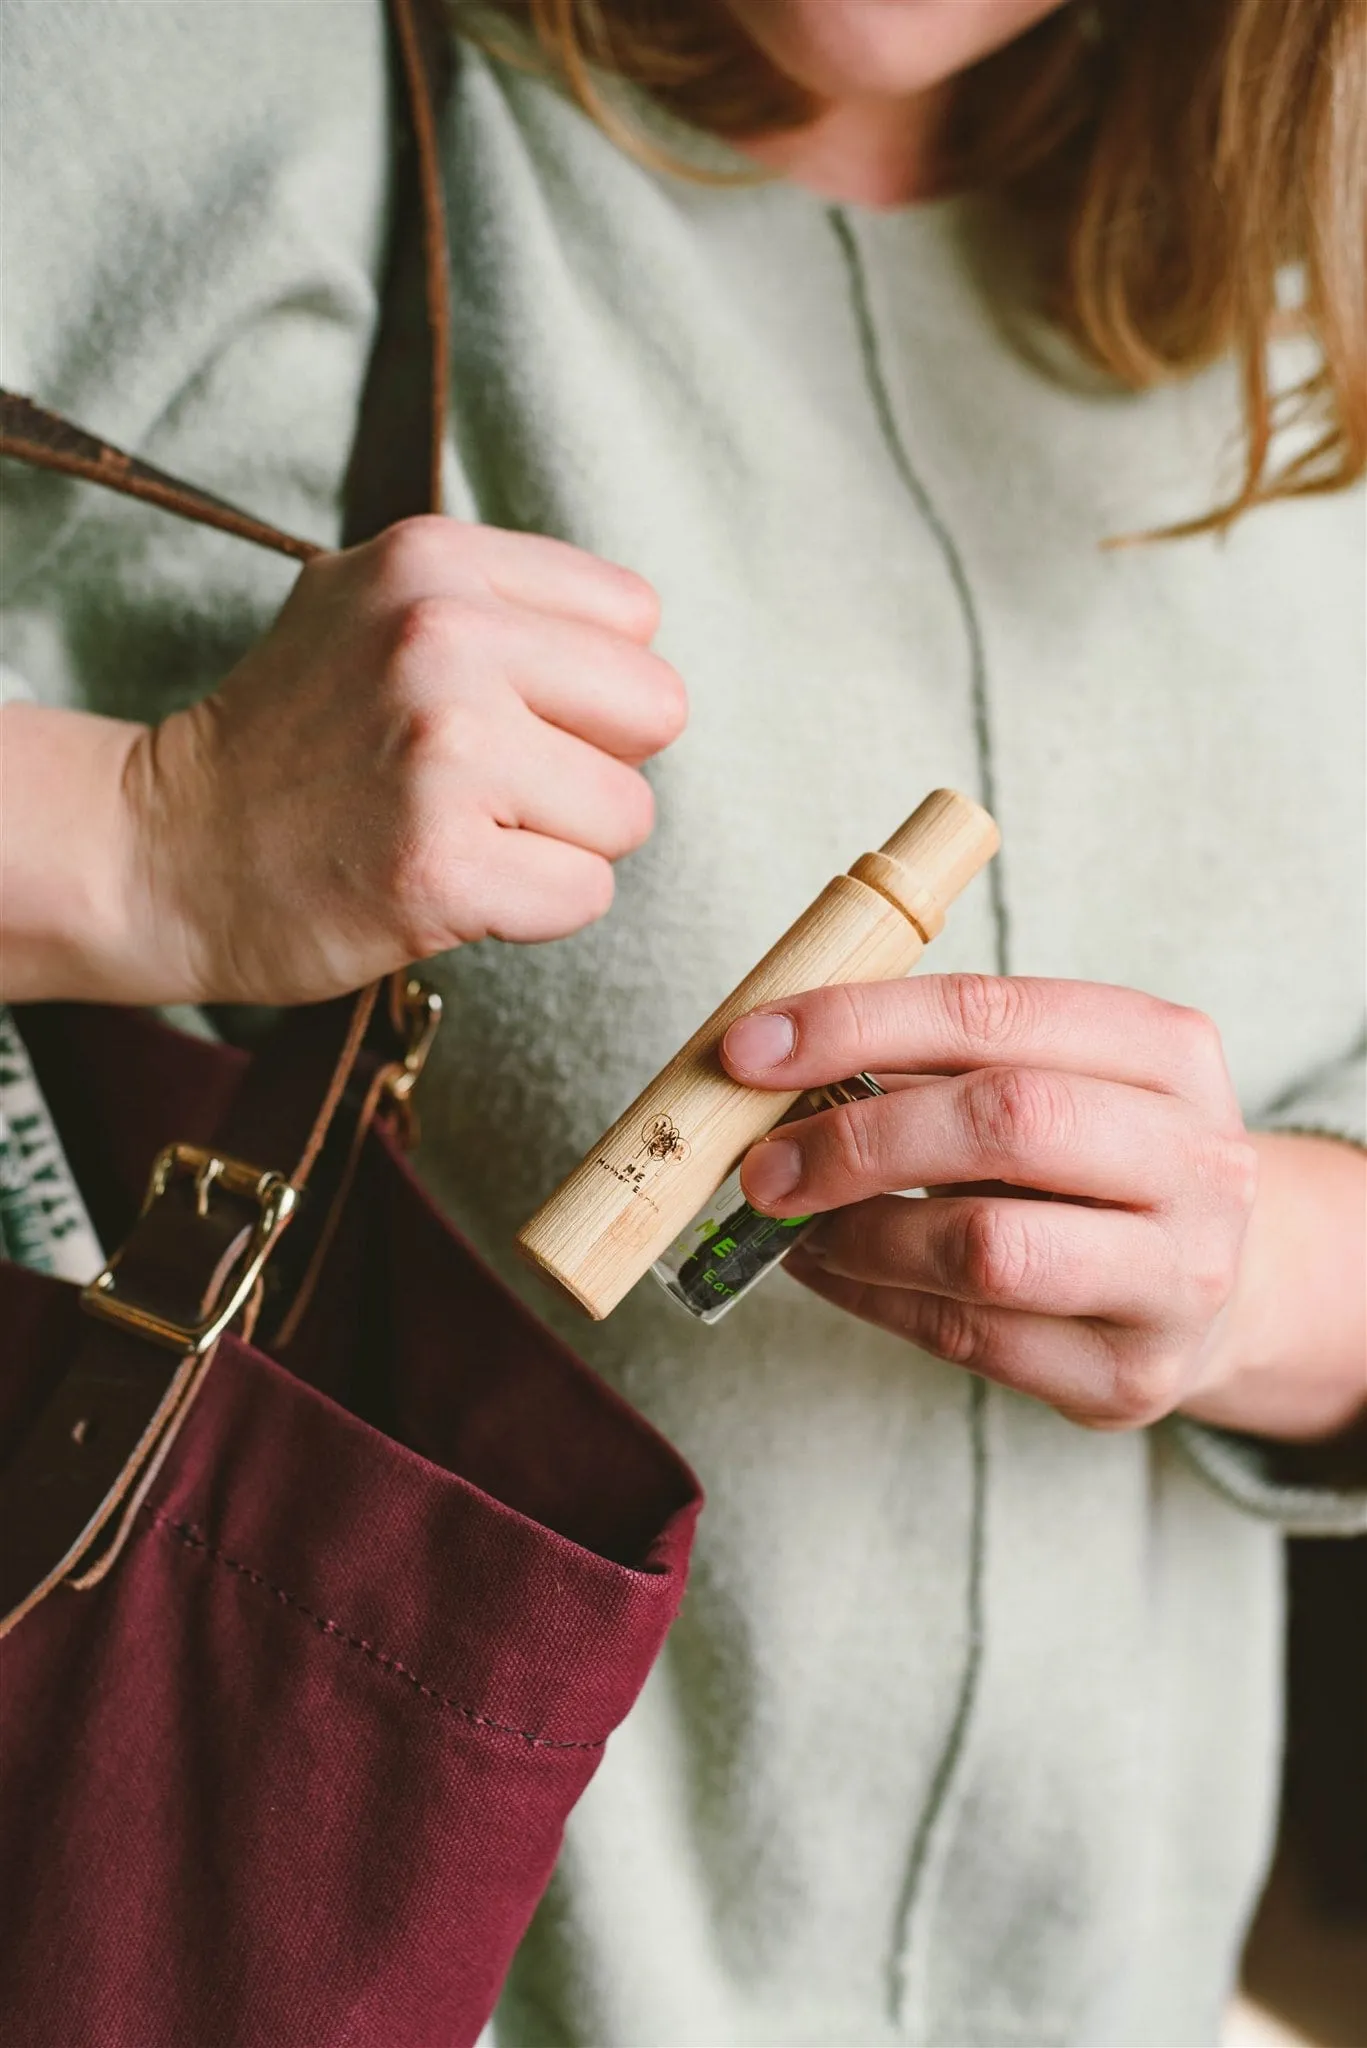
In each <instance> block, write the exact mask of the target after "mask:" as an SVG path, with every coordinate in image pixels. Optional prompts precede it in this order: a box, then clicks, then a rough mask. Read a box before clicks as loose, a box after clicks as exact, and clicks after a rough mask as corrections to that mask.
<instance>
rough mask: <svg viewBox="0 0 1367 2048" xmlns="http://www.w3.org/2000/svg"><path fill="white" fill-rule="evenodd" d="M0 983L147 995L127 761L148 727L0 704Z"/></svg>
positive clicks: (6, 987)
mask: <svg viewBox="0 0 1367 2048" xmlns="http://www.w3.org/2000/svg"><path fill="white" fill-rule="evenodd" d="M0 734H2V735H3V737H2V738H0V805H2V806H3V816H4V831H3V834H0V892H2V893H0V914H2V917H3V923H2V924H0V932H2V934H3V946H0V977H2V978H0V988H2V989H3V993H4V994H5V995H6V996H7V997H8V998H10V999H12V1000H15V1001H21V1002H22V1001H45V1000H73V999H74V1000H77V1001H96V1002H97V1001H106V1002H138V1001H151V1000H156V999H157V996H158V995H159V994H160V993H161V991H160V990H159V989H158V988H157V987H156V984H157V982H158V981H159V980H162V979H165V976H164V974H163V973H162V970H161V968H160V964H159V963H158V962H157V961H156V960H155V959H149V958H148V955H147V948H146V941H145V937H144V932H143V926H144V922H145V920H144V917H143V915H142V909H141V906H140V904H139V901H138V884H137V860H136V840H135V833H134V831H133V826H132V819H131V816H130V811H129V805H128V801H127V782H128V774H129V766H130V763H131V761H132V760H133V759H134V757H135V755H136V752H137V749H138V748H139V746H140V745H141V744H143V743H144V742H145V740H146V738H147V728H146V727H145V726H141V725H137V724H134V723H132V722H131V721H126V720H123V719H114V718H102V717H99V716H97V715H95V714H93V713H90V712H80V711H65V710H54V709H52V708H50V707H48V706H45V705H38V704H30V703H24V702H20V703H13V704H9V705H7V706H6V707H5V708H4V710H3V712H0Z"/></svg>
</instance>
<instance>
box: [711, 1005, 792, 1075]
mask: <svg viewBox="0 0 1367 2048" xmlns="http://www.w3.org/2000/svg"><path fill="white" fill-rule="evenodd" d="M796 1044H797V1031H796V1029H795V1027H794V1024H793V1020H792V1018H791V1017H790V1016H789V1015H788V1013H787V1011H786V1010H761V1011H760V1012H759V1013H758V1014H757V1015H755V1016H753V1017H742V1018H741V1020H740V1022H739V1023H738V1024H733V1025H732V1026H731V1029H730V1030H729V1031H728V1032H727V1034H726V1036H725V1038H724V1039H723V1040H722V1045H723V1047H724V1048H725V1051H726V1057H727V1059H728V1060H729V1061H730V1063H731V1065H732V1066H733V1067H740V1068H741V1069H743V1071H744V1072H745V1073H747V1074H762V1073H764V1072H765V1071H766V1070H767V1069H768V1068H769V1067H778V1066H782V1064H783V1062H784V1060H786V1059H788V1058H790V1057H791V1055H792V1050H793V1047H794V1046H795V1045H796Z"/></svg>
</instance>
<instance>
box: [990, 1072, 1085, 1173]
mask: <svg viewBox="0 0 1367 2048" xmlns="http://www.w3.org/2000/svg"><path fill="white" fill-rule="evenodd" d="M965 1106H966V1110H967V1115H968V1120H969V1124H970V1126H971V1129H972V1133H973V1136H974V1138H975V1140H976V1141H977V1144H978V1145H979V1147H980V1149H981V1150H982V1152H983V1153H984V1154H985V1155H986V1156H987V1157H988V1158H989V1159H991V1160H995V1161H999V1162H1002V1163H1013V1162H1016V1161H1019V1160H1020V1159H1022V1158H1023V1156H1024V1155H1026V1154H1028V1153H1029V1152H1031V1151H1033V1150H1034V1149H1035V1147H1036V1146H1038V1145H1039V1144H1040V1143H1041V1141H1042V1140H1044V1139H1045V1138H1046V1137H1048V1136H1050V1135H1052V1134H1054V1133H1055V1132H1056V1131H1057V1128H1058V1126H1059V1124H1060V1122H1061V1121H1063V1120H1064V1118H1065V1117H1066V1107H1065V1098H1064V1097H1063V1094H1062V1091H1061V1090H1060V1089H1059V1087H1058V1086H1057V1084H1056V1083H1055V1081H1054V1079H1053V1077H1052V1076H1051V1075H1048V1074H1044V1073H1041V1072H1039V1071H1038V1070H1037V1069H1035V1068H1031V1067H989V1068H986V1069H985V1070H984V1071H982V1072H981V1073H978V1074H974V1075H972V1076H971V1077H970V1079H969V1082H968V1086H967V1089H966V1091H965Z"/></svg>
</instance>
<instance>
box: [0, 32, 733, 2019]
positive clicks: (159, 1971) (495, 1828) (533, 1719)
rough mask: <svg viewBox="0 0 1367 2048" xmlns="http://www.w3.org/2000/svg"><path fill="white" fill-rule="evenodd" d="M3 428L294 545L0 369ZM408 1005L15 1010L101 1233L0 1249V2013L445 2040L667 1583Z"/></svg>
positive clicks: (399, 258)
mask: <svg viewBox="0 0 1367 2048" xmlns="http://www.w3.org/2000/svg"><path fill="white" fill-rule="evenodd" d="M391 16H392V22H393V26H394V30H395V41H396V48H397V51H398V54H399V57H400V59H401V63H400V73H401V76H402V78H403V79H404V81H405V83H406V88H407V91H408V94H409V102H408V103H409V107H410V121H409V125H408V135H409V137H410V140H409V141H408V144H407V146H406V148H405V150H404V151H403V152H402V153H401V155H400V158H399V162H398V166H397V169H396V201H395V216H396V221H397V223H398V225H399V228H400V229H404V228H405V226H406V225H412V224H413V223H417V224H419V226H420V230H421V231H420V232H419V233H411V234H410V233H404V232H400V233H399V234H398V235H397V237H396V245H395V254H394V258H393V264H392V270H391V277H390V281H389V290H388V291H387V295H386V308H385V318H384V321H383V323H382V329H381V334H380V338H379V340H378V342H377V345H376V351H375V356H374V359H373V362H372V367H371V373H370V377H369V380H368V385H367V391H366V397H365V403H364V405H363V408H362V420H361V427H360V431H359V434H358V439H357V444H356V449H355V451H354V455H353V461H352V470H351V484H350V489H349V494H348V495H349V506H350V511H349V518H348V538H351V539H357V538H360V537H362V536H363V534H364V533H365V532H367V531H376V530H378V529H379V527H381V526H382V525H384V524H385V523H387V522H388V520H389V519H391V518H393V517H397V516H400V515H402V514H403V513H406V512H410V511H413V510H416V509H419V508H420V507H423V506H425V505H428V504H430V503H432V502H433V499H432V497H431V495H430V493H431V484H430V479H431V477H432V476H433V475H434V473H435V467H436V456H437V454H438V453H439V448H440V435H441V417H442V412H441V390H442V384H443V381H444V367H445V361H446V352H445V345H444V330H443V321H444V293H443V277H442V260H441V259H442V254H443V252H444V238H443V232H442V224H441V219H440V209H439V204H438V201H437V197H436V194H437V189H438V188H437V178H436V164H435V156H434V146H433V130H432V108H431V103H430V101H429V99H428V98H427V97H426V92H427V87H426V85H425V84H424V79H425V78H427V77H430V76H432V75H433V74H434V68H435V67H434V65H433V63H432V62H431V60H432V59H433V57H434V56H439V54H440V49H439V44H438V43H437V42H436V40H435V39H434V40H433V42H432V43H430V44H428V45H427V46H426V55H427V58H428V60H429V61H428V63H427V65H426V67H425V66H424V63H423V61H422V60H423V49H424V46H423V41H422V38H423V35H424V25H423V24H422V23H421V22H420V21H418V20H417V19H416V18H415V16H414V13H413V11H412V6H411V0H392V6H391ZM419 193H420V194H421V196H422V199H423V201H424V203H423V204H422V205H421V206H418V205H417V204H416V203H415V195H417V194H419ZM405 280H407V281H408V282H409V283H412V282H414V281H416V283H417V285H418V287H419V288H418V290H417V293H416V303H417V305H418V307H419V312H418V313H417V314H416V315H415V313H414V311H413V304H414V299H413V295H412V294H411V293H409V292H408V291H407V289H406V284H405ZM424 283H425V287H426V290H425V293H424V291H423V289H422V286H423V285H424ZM424 306H425V312H423V311H422V310H421V309H422V308H423V307H424ZM415 450H416V453H415V452H414V451H415ZM0 453H4V454H7V455H10V456H17V457H19V458H20V459H23V460H28V461H30V462H34V463H39V464H42V465H44V466H46V467H48V468H52V469H59V470H65V471H66V472H68V473H70V474H73V475H76V476H82V477H86V478H89V479H91V480H93V481H99V482H103V483H107V484H110V485H112V487H114V488H116V489H121V490H124V491H127V492H131V493H132V494H134V495H137V496H142V497H144V498H147V499H150V500H152V501H153V502H155V503H157V504H160V505H162V506H164V507H166V508H167V509H170V510H172V511H175V512H178V513H181V514H182V515H184V516H187V517H193V518H198V519H201V520H205V521H207V522H208V523H211V524H215V525H219V526H223V527H227V528H229V530H231V531H234V532H237V533H239V534H241V535H242V536H243V538H244V539H247V540H255V541H257V542H260V543H262V544H264V545H269V546H276V547H280V548H283V549H284V550H285V551H286V552H288V553H292V554H294V555H296V556H299V557H306V556H307V555H308V554H310V553H311V552H313V550H312V549H310V548H309V547H308V546H307V545H306V544H305V543H302V542H299V541H297V540H295V539H293V538H292V537H291V536H288V535H282V534H279V533H278V532H276V531H274V530H273V529H271V528H269V527H267V526H265V525H264V524H263V523H262V522H259V521H257V520H255V519H253V518H252V517H251V516H250V515H249V514H246V513H242V512H239V511H237V510H236V509H235V508H233V507H231V506H225V505H223V504H222V503H220V502H219V501H216V500H214V499H210V498H208V497H206V496H204V494H202V493H199V492H197V491H194V490H193V489H191V488H190V487H188V486H186V485H184V484H182V483H180V482H179V481H178V480H176V479H173V478H168V477H166V476H163V475H161V474H159V473H158V472H156V471H154V470H151V469H149V468H148V467H146V466H145V465H142V464H140V463H138V462H137V461H135V460H133V459H131V458H129V457H127V456H125V455H123V454H121V453H120V452H119V451H116V450H113V449H110V448H108V447H105V446H103V445H102V444H100V443H99V442H97V441H95V440H93V439H92V438H91V437H89V436H87V435H84V434H83V433H82V432H81V431H80V430H79V429H77V428H74V427H73V426H71V425H70V423H68V422H65V421H62V420H59V419H57V418H56V417H55V416H53V415H49V414H45V413H43V412H41V411H40V410H39V409H38V408H36V407H34V406H32V405H31V404H29V403H28V402H27V401H24V400H19V399H14V398H11V397H6V398H4V399H3V405H2V409H0ZM436 1014H437V1005H436V1003H435V999H434V998H432V997H431V996H430V994H429V992H427V991H426V990H425V989H424V988H423V987H422V985H421V983H420V982H419V981H418V980H416V979H415V978H413V977H411V976H399V977H396V978H395V979H394V981H393V982H392V983H389V984H386V985H383V986H379V987H375V988H371V989H368V990H365V991H363V992H362V993H361V995H359V996H358V997H355V998H346V999H343V1000H341V1001H338V1002H336V1003H331V1004H323V1005H316V1006H313V1007H311V1008H309V1009H306V1010H301V1011H298V1012H294V1013H292V1014H291V1016H290V1017H289V1018H288V1020H287V1021H286V1023H285V1024H284V1025H283V1026H282V1027H281V1028H280V1029H279V1030H277V1031H276V1032H275V1033H274V1034H273V1035H272V1036H271V1037H270V1038H269V1039H268V1040H267V1041H266V1043H265V1045H264V1046H263V1047H261V1049H259V1050H258V1051H257V1052H256V1053H255V1054H254V1056H253V1057H251V1058H248V1057H247V1056H245V1055H244V1054H243V1053H241V1052H238V1051H235V1050H233V1049H231V1048H229V1047H226V1046H223V1045H217V1044H212V1043H209V1042H207V1041H204V1040H200V1039H194V1038H190V1037H187V1036H185V1035H184V1034H181V1033H177V1032H174V1031H171V1030H169V1029H167V1028H166V1027H164V1026H162V1025H161V1024H159V1023H157V1022H155V1021H154V1020H152V1019H150V1018H148V1017H147V1016H144V1015H142V1014H139V1013H137V1012H132V1011H127V1010H116V1009H110V1008H105V1007H100V1006H93V1005H91V1006H82V1005H73V1004H56V1005H35V1006H29V1007H27V1008H23V1009H21V1010H19V1011H18V1012H17V1013H16V1016H17V1022H18V1024H19V1027H20V1031H21V1034H22V1036H23V1039H24V1041H25V1044H26V1046H27V1049H28V1051H29V1054H30V1056H31V1058H32V1061H33V1065H34V1068H35V1071H36V1074H37V1078H38V1081H39V1084H40V1086H41V1088H42V1090H43V1093H44V1095H45V1097H46V1099H47V1102H48V1105H49V1107H50V1108H51V1110H52V1112H53V1115H54V1117H55V1120H56V1123H57V1127H58V1129H59V1131H60V1132H61V1134H62V1138H63V1142H64V1146H65V1149H66V1151H67V1153H68V1156H69V1158H70V1162H71V1165H72V1168H73V1170H74V1172H75V1175H76V1178H77V1180H78V1182H79V1184H80V1186H81V1189H82V1192H83V1194H84V1196H85V1198H86V1201H87V1204H88V1207H89V1209H90V1211H91V1215H92V1218H93V1221H94V1223H95V1225H96V1228H97V1230H98V1231H99V1233H100V1235H101V1238H102V1241H103V1242H104V1243H105V1244H106V1245H119V1246H120V1247H121V1249H120V1251H119V1253H118V1254H117V1256H116V1257H115V1258H113V1259H112V1260H111V1262H110V1265H109V1267H108V1269H107V1271H106V1273H105V1274H104V1275H102V1276H101V1278H100V1280H99V1281H97V1282H95V1283H94V1284H93V1285H92V1286H90V1287H87V1288H86V1289H85V1290H83V1291H78V1290H77V1289H76V1288H75V1287H73V1286H70V1285H66V1284H63V1283H61V1282H59V1281H56V1280H54V1279H51V1278H49V1277H46V1276H44V1275H42V1274H39V1273H37V1272H33V1271H29V1270H26V1269H22V1268H20V1267H17V1266H13V1265H0V1616H3V1620H2V1621H0V1630H2V1631H3V1639H0V2038H2V2039H3V2040H4V2042H5V2043H6V2048H459V2044H462V2043H468V2042H472V2041H473V2040H474V2038H475V2036H476V2035H477V2033H478V2032H479V2030H480V2027H481V2026H482V2024H483V2022H484V2020H485V2018H486V2017H487V2015H488V2013H489V2011H490V2009H491V2008H492V2005H493V2003H494V2000H495V1998H496V1995H497V1992H498V1988H499V1985H500V1984H501V1982H502V1979H503V1977H504V1975H505V1973H506V1970H507V1967H508V1964H509V1961H510V1959H511V1956H512V1953H513V1950H514V1948H515V1946H516V1944H517V1941H518V1940H519V1938H520V1936H521V1933H522V1931H523V1929H524V1928H525V1926H526V1923H527V1921H528V1919H529V1917H530V1915H531V1912H532V1910H533V1908H534V1906H535V1904H536V1901H537V1899H538V1897H539V1896H540V1894H541V1892H542V1890H543V1889H544V1887H545V1884H546V1882H547V1879H548V1877H549V1875H550V1871H551V1867H552V1864H553V1862H554V1859H555V1856H556V1852H557V1848H558V1845H559V1842H560V1837H561V1830H562V1827H563V1824H564V1821H565V1817H566V1815H567V1814H568V1812H569V1810H570V1808H571V1807H572V1805H573V1804H574V1802H575V1800H576V1799H577V1798H578V1796H579V1794H580V1793H581V1792H582V1790H583V1788H584V1786H585V1784H586V1783H587V1782H588V1779H589V1778H590V1777H591V1775H592V1773H593V1771H594V1768H595V1766H596V1765H597V1762H598V1760H599V1758H600V1756H601V1754H602V1749H603V1744H604V1740H605V1738H606V1737H607V1736H608V1735H609V1734H610V1733H611V1731H612V1729H613V1728H614V1727H615V1726H616V1725H617V1723H618V1722H619V1721H620V1720H621V1718H622V1716H623V1715H624V1714H625V1713H626V1711H627V1709H628V1707H629V1706H630V1705H631V1702H632V1700H633V1699H634V1698H635V1696H636V1694H637V1692H638V1691H639V1689H640V1686H641V1684H642V1683H643V1681H644V1679H645V1676H646V1674H647V1672H648V1670H649V1668H650V1665H651V1663H652V1660H653V1659H654V1657H655V1655H656V1654H657V1652H658V1650H659V1648H660V1645H661V1643H662V1641H663V1639H664V1636H665V1633H666V1631H667V1629H668V1627H669V1624H670V1621H671V1619H672V1618H673V1615H674V1612H675V1609H676V1607H677V1605H678V1601H679V1598H680V1595H681V1592H682V1588H683V1581H684V1574H685V1570H686V1564H687V1556H688V1549H689V1543H690V1539H691V1531H692V1525H693V1521H694V1517H695V1515H696V1513H697V1508H698V1504H699V1497H698V1491H697V1486H696V1482H695V1481H694V1480H693V1478H692V1475H691V1474H690V1473H689V1472H688V1470H687V1468H686V1467H685V1466H684V1465H683V1464H682V1462H681V1461H680V1460H679V1458H678V1457H677V1456H676V1455H675V1453H674V1452H673V1451H672V1450H671V1449H670V1447H669V1446H668V1445H667V1444H666V1443H665V1442H664V1441H663V1440H662V1439H661V1438H660V1437H659V1436H657V1435H656V1434H655V1433H654V1432H653V1431H652V1430H651V1429H650V1428H649V1427H648V1426H647V1425H646V1424H645V1422H644V1421H643V1420H642V1419H641V1418H640V1417H638V1416H637V1415H635V1414H634V1413H633V1412H632V1411H631V1410H630V1409H629V1408H628V1407H627V1406H626V1405H625V1404H624V1403H622V1402H621V1401H620V1400H618V1399H617V1397H616V1396H615V1395H614V1394H613V1393H612V1392H611V1391H610V1390H608V1389H607V1388H606V1387H605V1386H603V1384H602V1383H601V1382H600V1381H598V1380H597V1379H596V1378H595V1377H594V1376H593V1375H592V1374H591V1373H590V1372H589V1371H588V1370H587V1369H586V1368H585V1367H584V1366H583V1365H581V1364H580V1363H579V1362H578V1361H577V1360H576V1359H575V1358H574V1357H573V1356H572V1355H571V1354H570V1353H569V1352H568V1351H567V1350H566V1349H565V1347H564V1346H563V1345H561V1344H560V1343H559V1341H558V1340H557V1339H556V1338H554V1337H553V1336H552V1335H551V1334H550V1333H549V1332H548V1331H547V1330H546V1329H544V1328H543V1327H542V1326H541V1325H540V1324H539V1323H538V1322H537V1321H536V1319H535V1318H534V1317H533V1316H532V1315H530V1314H529V1313H528V1312H527V1311H526V1310H525V1309H524V1308H523V1307H522V1306H521V1305H520V1304H519V1303H518V1302H517V1301H516V1299H515V1298H514V1297H513V1296H512V1295H511V1294H510V1293H509V1292H508V1291H507V1289H506V1288H505V1287H504V1286H503V1285H502V1284H501V1283H500V1282H499V1281H498V1280H497V1279H495V1278H494V1277H493V1275H492V1274H491V1273H490V1272H489V1271H488V1270H487V1269H486V1268H485V1267H484V1266H482V1265H481V1263H480V1262H479V1260H478V1259H477V1258H476V1257H475V1256H474V1254H473V1253H472V1252H471V1250H470V1249H469V1247H468V1246H467V1245H466V1244H464V1243H463V1242H462V1240H461V1239H460V1238H459V1237H458V1236H457V1235H456V1234H455V1233H454V1232H453V1231H452V1230H451V1228H450V1226H449V1225H448V1224H447V1222H446V1221H445V1220H444V1218H443V1217H442V1216H441V1215H439V1214H438V1213H437V1211H436V1210H435V1208H434V1207H433V1205H432V1203H431V1202H430V1201H429V1200H428V1198H427V1196H426V1195H425V1194H424V1192H423V1190H422V1189H421V1187H420V1186H419V1185H418V1183H417V1182H416V1180H415V1178H414V1177H413V1175H412V1173H411V1172H410V1171H409V1169H408V1167H407V1165H406V1163H405V1160H404V1157H403V1148H402V1142H401V1141H402V1138H403V1135H404V1129H405V1120H406V1118H407V1116H408V1113H409V1105H408V1097H409V1094H410V1091H411V1088H412V1085H413V1083H414V1081H415V1079H416V1077H417V1075H418V1073H419V1072H420V1069H421V1064H422V1060H423V1057H424V1055H425V1051H426V1046H427V1043H428V1041H429V1039H430V1035H431V1032H432V1030H433V1028H434V1027H435V1022H436ZM144 1191H146V1193H145V1195H144ZM140 1201H142V1202H143V1203H144V1206H143V1207H142V1208H141V1212H140V1213H139V1203H140Z"/></svg>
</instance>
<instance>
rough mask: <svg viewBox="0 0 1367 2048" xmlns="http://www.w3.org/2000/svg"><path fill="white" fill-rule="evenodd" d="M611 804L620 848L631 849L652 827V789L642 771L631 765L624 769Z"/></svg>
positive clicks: (627, 851) (635, 846) (653, 810)
mask: <svg viewBox="0 0 1367 2048" xmlns="http://www.w3.org/2000/svg"><path fill="white" fill-rule="evenodd" d="M614 808H615V811H616V814H617V827H618V832H617V837H618V839H619V840H620V843H621V847H622V851H623V852H624V853H634V852H635V851H636V849H637V847H639V846H644V845H645V843H646V841H647V839H649V837H650V835H651V833H652V832H653V831H654V829H655V792H654V790H653V789H652V788H651V786H650V784H649V783H648V782H647V781H646V779H645V776H644V775H641V774H639V773H637V772H636V771H635V770H634V769H630V768H628V769H624V770H623V772H622V777H621V780H620V782H619V783H618V785H617V790H616V797H615V805H614Z"/></svg>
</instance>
